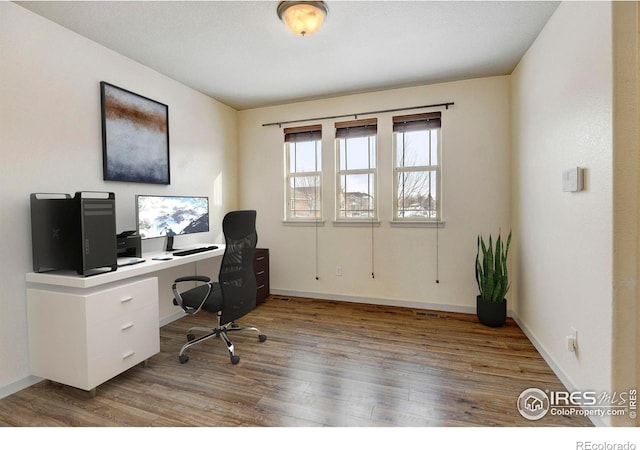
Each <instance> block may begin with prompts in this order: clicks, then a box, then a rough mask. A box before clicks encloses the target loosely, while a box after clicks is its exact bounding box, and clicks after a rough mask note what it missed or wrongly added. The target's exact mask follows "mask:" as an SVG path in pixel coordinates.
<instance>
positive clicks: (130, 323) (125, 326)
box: [120, 322, 133, 331]
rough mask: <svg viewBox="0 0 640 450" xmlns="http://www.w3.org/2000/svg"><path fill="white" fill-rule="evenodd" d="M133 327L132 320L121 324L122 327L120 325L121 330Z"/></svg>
mask: <svg viewBox="0 0 640 450" xmlns="http://www.w3.org/2000/svg"><path fill="white" fill-rule="evenodd" d="M131 327H133V322H129V323H125V324H124V325H122V327H120V328H121V329H122V331H124V330H128V329H129V328H131Z"/></svg>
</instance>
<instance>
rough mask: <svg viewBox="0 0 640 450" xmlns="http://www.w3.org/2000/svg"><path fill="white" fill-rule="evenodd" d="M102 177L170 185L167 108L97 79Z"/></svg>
mask: <svg viewBox="0 0 640 450" xmlns="http://www.w3.org/2000/svg"><path fill="white" fill-rule="evenodd" d="M100 99H101V104H102V165H103V175H104V179H105V180H110V181H130V182H134V183H154V184H170V181H171V178H170V170H169V107H168V106H167V105H164V104H162V103H159V102H156V101H155V100H151V99H149V98H146V97H143V96H142V95H138V94H135V93H133V92H131V91H128V90H126V89H122V88H120V87H118V86H114V85H112V84H109V83H107V82H105V81H101V82H100Z"/></svg>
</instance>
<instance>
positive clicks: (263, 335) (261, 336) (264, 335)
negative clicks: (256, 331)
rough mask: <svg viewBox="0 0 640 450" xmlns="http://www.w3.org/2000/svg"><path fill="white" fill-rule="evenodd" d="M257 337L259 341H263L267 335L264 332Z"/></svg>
mask: <svg viewBox="0 0 640 450" xmlns="http://www.w3.org/2000/svg"><path fill="white" fill-rule="evenodd" d="M258 339H260V342H264V341H266V340H267V335H266V334H261V335H260V336H258Z"/></svg>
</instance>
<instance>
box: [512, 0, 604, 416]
mask: <svg viewBox="0 0 640 450" xmlns="http://www.w3.org/2000/svg"><path fill="white" fill-rule="evenodd" d="M611 8H612V7H611V4H610V3H608V2H586V3H582V2H580V3H578V2H575V3H574V2H566V3H562V4H560V6H559V7H558V9H557V10H556V12H555V14H554V15H553V16H552V17H551V19H550V20H549V22H548V23H547V26H546V27H545V28H544V29H543V30H542V33H541V34H540V35H539V36H538V38H537V40H536V42H535V43H534V44H533V46H532V47H531V48H530V49H529V51H528V52H527V54H526V55H525V56H524V58H523V59H522V60H521V62H520V63H519V65H518V67H517V68H516V70H515V71H514V73H513V74H512V110H513V114H512V127H513V129H512V133H513V152H514V154H513V166H512V169H513V182H512V184H513V189H514V193H513V203H512V208H513V218H514V227H515V228H516V229H517V230H518V235H519V240H518V248H517V254H518V261H517V265H518V272H517V276H518V304H517V317H518V319H519V322H520V323H521V325H522V327H523V328H524V329H525V330H526V331H527V333H528V334H529V335H530V336H531V337H532V339H533V340H534V341H535V342H536V344H537V345H538V348H539V349H540V351H541V352H542V353H543V355H545V356H546V357H547V360H548V361H550V363H551V365H552V367H554V368H555V369H556V371H557V372H558V373H559V375H561V378H563V381H564V382H565V384H566V385H567V387H568V388H570V389H583V390H587V389H592V390H597V391H607V392H610V391H611V386H612V384H611V371H612V359H611V357H612V354H611V353H612V351H611V350H612V319H613V314H612V302H613V295H612V294H613V293H612V285H613V272H612V267H613V260H612V258H613V220H612V218H613V209H612V196H613V192H614V191H613V181H612V168H613V162H612V161H613V157H612V156H613V136H612V101H613V97H612V95H613V94H612V81H613V80H612V32H611V23H612V22H611ZM576 166H580V167H583V168H585V174H586V190H585V191H583V192H578V193H569V192H563V191H562V173H563V171H565V170H567V169H570V168H572V167H576ZM572 327H573V328H575V329H576V330H577V332H578V345H579V349H578V352H577V353H571V352H569V351H568V350H567V345H566V336H567V335H568V334H569V333H570V332H571V329H572ZM538 387H540V388H544V386H538ZM606 422H607V421H606V420H605V423H606Z"/></svg>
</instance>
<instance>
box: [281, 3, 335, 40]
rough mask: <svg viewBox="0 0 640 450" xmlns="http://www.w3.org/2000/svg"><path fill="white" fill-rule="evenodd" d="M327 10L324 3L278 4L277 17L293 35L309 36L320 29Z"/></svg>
mask: <svg viewBox="0 0 640 450" xmlns="http://www.w3.org/2000/svg"><path fill="white" fill-rule="evenodd" d="M328 13H329V8H327V5H326V4H325V3H324V2H280V4H279V5H278V17H280V20H282V21H283V22H284V23H285V24H286V25H287V27H289V29H290V30H291V31H293V33H294V34H297V35H300V36H309V35H311V34H313V33H315V32H316V31H318V29H319V28H320V26H321V25H322V22H323V21H324V18H325V16H326V15H327V14H328Z"/></svg>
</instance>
